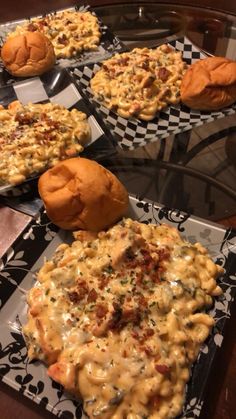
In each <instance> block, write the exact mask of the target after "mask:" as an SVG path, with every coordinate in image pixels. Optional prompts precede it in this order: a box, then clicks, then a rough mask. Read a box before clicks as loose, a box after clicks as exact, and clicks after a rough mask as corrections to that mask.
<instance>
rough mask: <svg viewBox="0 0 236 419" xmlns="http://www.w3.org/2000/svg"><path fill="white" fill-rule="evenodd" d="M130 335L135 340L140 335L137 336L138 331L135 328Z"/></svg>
mask: <svg viewBox="0 0 236 419" xmlns="http://www.w3.org/2000/svg"><path fill="white" fill-rule="evenodd" d="M131 336H132V337H133V338H134V339H136V340H139V338H140V336H139V334H138V332H137V331H136V330H134V331H133V332H132V333H131Z"/></svg>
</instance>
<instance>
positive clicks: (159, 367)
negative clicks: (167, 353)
mask: <svg viewBox="0 0 236 419" xmlns="http://www.w3.org/2000/svg"><path fill="white" fill-rule="evenodd" d="M155 369H156V370H157V371H158V372H159V373H160V374H163V375H166V374H169V372H170V367H168V366H167V365H164V364H163V365H161V364H156V365H155Z"/></svg>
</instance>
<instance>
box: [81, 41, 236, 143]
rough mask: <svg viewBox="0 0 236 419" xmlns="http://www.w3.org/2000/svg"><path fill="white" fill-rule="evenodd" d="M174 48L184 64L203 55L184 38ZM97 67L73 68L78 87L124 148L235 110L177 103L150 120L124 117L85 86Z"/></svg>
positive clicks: (96, 65)
mask: <svg viewBox="0 0 236 419" xmlns="http://www.w3.org/2000/svg"><path fill="white" fill-rule="evenodd" d="M169 44H170V45H172V46H173V47H174V48H175V49H176V50H178V51H181V52H182V54H183V59H184V60H185V61H186V62H187V63H188V64H193V63H194V62H196V61H198V60H199V59H202V58H205V57H206V55H205V54H204V53H203V52H201V51H200V50H199V49H198V48H197V47H195V46H194V45H193V44H192V42H191V41H190V40H189V39H188V38H186V37H184V38H182V39H177V40H174V41H171V42H170V43H169ZM100 67H101V64H100V63H96V64H93V65H90V66H84V67H80V68H77V69H75V70H73V74H74V76H75V78H76V80H77V83H78V86H79V88H80V89H81V90H82V92H83V93H84V94H86V96H87V97H88V98H89V101H90V103H91V104H92V105H93V106H95V107H96V109H97V110H98V112H99V113H100V115H101V116H102V118H103V120H104V121H105V122H106V124H107V125H108V127H109V129H110V130H111V132H112V134H113V136H114V138H115V139H116V140H117V142H118V144H119V146H120V147H121V148H122V149H125V150H132V149H135V148H137V147H142V146H145V145H147V144H148V143H151V142H154V141H157V140H159V139H162V138H166V137H169V136H170V135H172V134H179V133H181V132H183V131H188V130H191V129H192V128H194V127H197V126H199V125H203V124H204V123H208V122H212V121H214V120H215V119H220V118H223V117H225V116H228V115H231V114H233V113H234V112H236V105H233V106H231V107H228V108H225V109H224V110H221V111H217V112H207V111H198V110H192V109H189V108H188V107H187V106H185V105H183V104H180V105H178V106H175V107H173V106H169V107H168V108H166V109H164V110H163V111H161V112H160V113H159V115H158V117H156V118H155V119H153V120H152V121H151V122H145V121H139V120H137V119H129V120H127V119H125V118H122V117H120V116H118V115H117V114H116V113H115V112H113V111H111V110H109V109H107V108H105V107H104V106H103V105H102V104H101V103H100V102H98V101H97V100H95V99H94V97H93V94H92V91H91V89H90V87H89V84H90V80H91V78H92V77H93V75H94V74H95V72H96V71H98V69H99V68H100Z"/></svg>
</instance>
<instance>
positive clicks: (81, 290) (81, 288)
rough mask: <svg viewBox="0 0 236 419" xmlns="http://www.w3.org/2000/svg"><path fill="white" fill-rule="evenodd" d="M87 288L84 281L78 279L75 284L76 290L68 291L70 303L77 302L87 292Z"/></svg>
mask: <svg viewBox="0 0 236 419" xmlns="http://www.w3.org/2000/svg"><path fill="white" fill-rule="evenodd" d="M88 292H89V289H88V285H87V283H86V282H85V281H80V282H78V284H77V290H76V291H72V292H68V296H69V299H70V301H71V302H72V303H78V302H79V301H81V300H83V298H84V297H85V296H86V295H87V294H88Z"/></svg>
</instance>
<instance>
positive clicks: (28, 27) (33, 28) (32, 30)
mask: <svg viewBox="0 0 236 419" xmlns="http://www.w3.org/2000/svg"><path fill="white" fill-rule="evenodd" d="M27 30H28V31H29V32H35V31H37V30H38V28H37V26H36V25H34V24H33V23H29V25H28V26H27Z"/></svg>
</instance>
